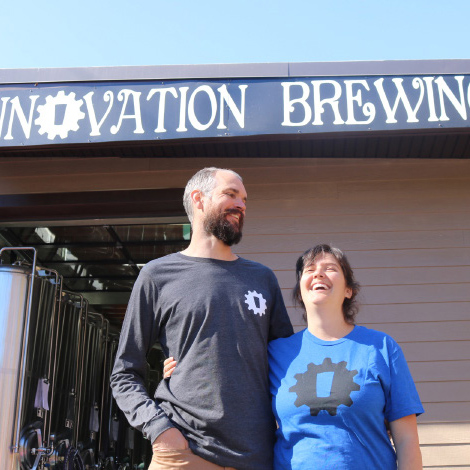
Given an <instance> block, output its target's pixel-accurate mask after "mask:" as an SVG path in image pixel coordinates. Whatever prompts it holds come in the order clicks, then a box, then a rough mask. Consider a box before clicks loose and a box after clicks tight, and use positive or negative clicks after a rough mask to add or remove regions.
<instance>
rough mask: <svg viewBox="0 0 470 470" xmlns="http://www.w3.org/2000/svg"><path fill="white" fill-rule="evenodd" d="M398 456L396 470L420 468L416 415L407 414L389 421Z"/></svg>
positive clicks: (420, 459) (415, 469)
mask: <svg viewBox="0 0 470 470" xmlns="http://www.w3.org/2000/svg"><path fill="white" fill-rule="evenodd" d="M390 430H391V432H392V438H393V442H394V444H395V450H396V452H397V458H398V470H422V468H423V460H422V458H421V451H420V449H419V439H418V425H417V423H416V415H409V416H405V417H403V418H400V419H397V420H395V421H392V422H391V423H390Z"/></svg>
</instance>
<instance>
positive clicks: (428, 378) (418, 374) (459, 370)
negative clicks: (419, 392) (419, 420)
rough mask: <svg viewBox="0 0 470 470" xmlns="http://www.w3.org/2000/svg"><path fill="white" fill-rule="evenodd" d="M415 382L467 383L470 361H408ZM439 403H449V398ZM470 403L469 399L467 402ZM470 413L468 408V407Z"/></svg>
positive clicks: (469, 375) (469, 378) (445, 397)
mask: <svg viewBox="0 0 470 470" xmlns="http://www.w3.org/2000/svg"><path fill="white" fill-rule="evenodd" d="M408 366H409V367H410V371H411V374H412V375H413V379H414V380H415V382H440V381H468V380H470V360H463V361H433V362H412V361H410V360H408ZM442 398H443V399H442V400H441V401H447V402H451V401H453V400H452V398H450V397H449V396H444V397H442ZM467 401H469V402H470V397H468V400H467ZM468 412H469V413H470V406H469V407H468Z"/></svg>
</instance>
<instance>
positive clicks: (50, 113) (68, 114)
mask: <svg viewBox="0 0 470 470" xmlns="http://www.w3.org/2000/svg"><path fill="white" fill-rule="evenodd" d="M82 104H83V100H76V99H75V93H73V92H71V93H69V94H68V95H66V94H65V93H64V92H63V91H62V90H61V91H59V93H57V96H56V97H54V98H53V97H52V96H51V95H49V96H48V97H47V98H46V104H43V105H41V106H38V112H39V117H38V118H37V119H36V120H35V121H34V123H35V124H36V125H38V126H40V128H39V131H38V132H39V133H40V134H41V135H43V134H45V133H47V138H48V139H49V140H54V139H55V138H56V136H58V135H59V136H60V138H61V139H66V138H67V136H68V133H69V131H78V129H79V127H78V121H79V120H80V119H83V118H84V117H85V113H84V112H82V111H80V108H81V107H82ZM57 105H65V114H64V119H63V122H62V123H61V124H56V123H55V119H56V106H57Z"/></svg>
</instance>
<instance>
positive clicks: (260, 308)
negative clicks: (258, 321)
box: [245, 290, 266, 317]
mask: <svg viewBox="0 0 470 470" xmlns="http://www.w3.org/2000/svg"><path fill="white" fill-rule="evenodd" d="M245 299H246V300H245V303H246V304H247V305H248V310H251V311H252V312H253V313H254V314H255V315H259V316H260V317H261V316H262V315H264V314H265V313H266V299H265V298H264V297H263V294H258V292H256V291H255V290H253V291H251V290H249V291H248V294H245Z"/></svg>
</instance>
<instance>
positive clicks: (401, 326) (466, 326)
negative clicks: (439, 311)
mask: <svg viewBox="0 0 470 470" xmlns="http://www.w3.org/2000/svg"><path fill="white" fill-rule="evenodd" d="M364 326H367V327H370V328H373V329H374V330H379V331H384V332H385V333H387V334H389V335H390V336H392V337H393V338H394V339H395V340H396V341H398V342H399V343H401V342H419V341H468V340H470V320H468V321H443V322H426V323H424V322H423V323H384V324H374V325H369V324H367V323H366V324H364Z"/></svg>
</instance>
